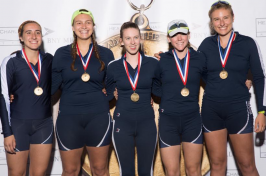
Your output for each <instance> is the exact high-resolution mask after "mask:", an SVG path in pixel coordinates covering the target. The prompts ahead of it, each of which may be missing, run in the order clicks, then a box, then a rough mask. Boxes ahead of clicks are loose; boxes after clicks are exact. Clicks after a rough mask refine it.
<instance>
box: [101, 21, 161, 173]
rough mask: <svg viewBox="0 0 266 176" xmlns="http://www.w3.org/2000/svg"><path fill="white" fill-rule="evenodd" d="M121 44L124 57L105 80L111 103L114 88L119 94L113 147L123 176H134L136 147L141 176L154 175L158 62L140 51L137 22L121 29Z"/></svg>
mask: <svg viewBox="0 0 266 176" xmlns="http://www.w3.org/2000/svg"><path fill="white" fill-rule="evenodd" d="M120 43H121V45H122V46H123V49H124V53H123V56H122V58H121V59H118V60H115V61H113V62H111V63H110V64H109V65H108V69H107V80H106V88H107V95H108V98H109V100H111V99H112V98H113V91H114V87H116V88H117V91H118V93H119V98H118V100H117V103H116V109H115V112H114V116H113V118H114V121H113V145H114V147H115V150H116V154H117V158H118V162H119V165H120V175H121V176H135V160H134V159H135V146H136V147H137V155H138V175H139V176H147V175H149V176H152V175H153V157H154V151H155V148H156V142H157V130H156V125H155V120H154V111H153V108H152V107H151V104H150V102H151V86H152V83H153V78H155V69H156V65H157V63H158V61H157V60H156V59H154V58H151V57H147V56H145V55H144V54H143V52H141V51H140V47H141V35H140V30H139V28H138V25H137V24H135V23H132V22H126V23H124V24H123V25H122V26H121V29H120ZM114 83H115V84H114Z"/></svg>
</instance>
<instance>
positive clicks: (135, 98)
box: [130, 92, 139, 102]
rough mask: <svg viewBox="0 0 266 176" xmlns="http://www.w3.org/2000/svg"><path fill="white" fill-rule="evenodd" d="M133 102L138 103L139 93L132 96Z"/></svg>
mask: <svg viewBox="0 0 266 176" xmlns="http://www.w3.org/2000/svg"><path fill="white" fill-rule="evenodd" d="M130 98H131V100H132V101H134V102H137V101H139V94H137V93H135V92H134V93H133V94H132V95H131V97H130Z"/></svg>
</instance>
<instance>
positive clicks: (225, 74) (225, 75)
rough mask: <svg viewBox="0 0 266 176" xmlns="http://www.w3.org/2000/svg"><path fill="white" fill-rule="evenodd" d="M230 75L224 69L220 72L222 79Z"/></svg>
mask: <svg viewBox="0 0 266 176" xmlns="http://www.w3.org/2000/svg"><path fill="white" fill-rule="evenodd" d="M227 77H228V72H227V71H225V70H223V71H221V72H220V78H221V79H226V78H227Z"/></svg>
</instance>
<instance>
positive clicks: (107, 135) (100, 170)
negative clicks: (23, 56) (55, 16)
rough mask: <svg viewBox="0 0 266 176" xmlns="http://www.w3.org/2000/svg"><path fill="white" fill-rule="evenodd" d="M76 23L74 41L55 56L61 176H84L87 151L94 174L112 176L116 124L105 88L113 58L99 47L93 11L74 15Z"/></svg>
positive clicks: (53, 70) (53, 87)
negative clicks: (111, 147)
mask: <svg viewBox="0 0 266 176" xmlns="http://www.w3.org/2000/svg"><path fill="white" fill-rule="evenodd" d="M71 24H72V30H73V35H74V42H73V43H72V44H71V45H67V46H64V47H61V48H59V49H58V50H57V51H56V53H55V57H54V60H53V65H52V94H54V93H55V92H56V91H57V90H58V89H59V88H61V90H62V95H61V100H60V107H59V115H58V119H57V122H56V135H57V139H58V144H59V149H60V154H61V158H62V164H63V174H62V175H63V176H68V175H71V176H72V175H78V174H79V171H80V167H81V155H82V151H83V147H84V146H86V150H87V152H88V155H89V159H90V164H91V165H90V166H91V170H92V172H93V175H100V176H108V175H109V173H108V167H107V164H108V151H109V144H110V142H111V130H112V122H111V116H110V114H109V103H108V100H107V97H106V96H105V95H104V93H103V92H102V89H103V87H104V86H103V83H104V78H105V76H106V67H107V65H108V63H109V62H110V61H111V60H113V59H114V56H113V53H112V52H111V50H109V49H107V48H104V47H101V46H99V45H97V43H96V40H95V31H94V24H95V21H94V18H93V15H92V13H91V12H90V11H88V10H86V9H80V10H77V11H75V12H74V13H73V15H72V19H71Z"/></svg>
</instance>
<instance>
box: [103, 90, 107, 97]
mask: <svg viewBox="0 0 266 176" xmlns="http://www.w3.org/2000/svg"><path fill="white" fill-rule="evenodd" d="M102 92H103V93H104V95H106V89H105V88H103V89H102ZM106 96H107V95H106Z"/></svg>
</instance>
